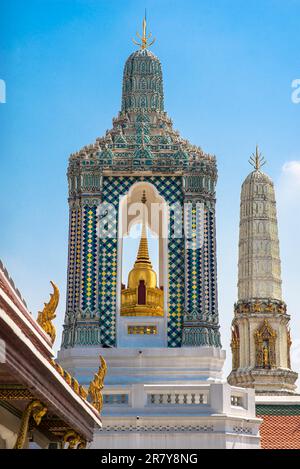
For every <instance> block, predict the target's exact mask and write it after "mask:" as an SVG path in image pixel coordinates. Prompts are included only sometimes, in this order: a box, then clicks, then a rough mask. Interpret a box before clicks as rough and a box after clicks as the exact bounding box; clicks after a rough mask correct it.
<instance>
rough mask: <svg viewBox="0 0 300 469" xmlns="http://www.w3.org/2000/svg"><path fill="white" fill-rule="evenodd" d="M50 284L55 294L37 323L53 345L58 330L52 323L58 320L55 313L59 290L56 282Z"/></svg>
mask: <svg viewBox="0 0 300 469" xmlns="http://www.w3.org/2000/svg"><path fill="white" fill-rule="evenodd" d="M50 283H51V285H52V287H53V293H51V295H50V300H49V302H48V303H45V306H44V309H43V311H40V312H39V314H38V318H37V323H38V324H39V325H40V326H41V327H42V328H43V329H44V331H45V332H46V333H47V334H48V335H49V337H50V339H51V342H52V344H53V343H54V341H55V337H56V330H55V326H54V325H53V324H52V321H53V319H55V318H56V314H55V311H56V308H57V305H58V302H59V290H58V288H57V286H56V285H55V283H54V282H52V281H50Z"/></svg>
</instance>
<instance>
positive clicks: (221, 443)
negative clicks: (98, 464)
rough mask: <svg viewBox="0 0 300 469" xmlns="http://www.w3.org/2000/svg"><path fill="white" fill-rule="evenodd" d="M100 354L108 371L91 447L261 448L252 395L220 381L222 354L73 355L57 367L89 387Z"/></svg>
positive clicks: (93, 351)
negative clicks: (100, 426) (100, 424)
mask: <svg viewBox="0 0 300 469" xmlns="http://www.w3.org/2000/svg"><path fill="white" fill-rule="evenodd" d="M99 355H102V356H103V357H104V358H105V360H106V362H107V366H108V373H107V376H106V378H105V387H104V390H103V398H104V407H103V411H102V421H103V429H102V430H100V431H97V432H96V433H95V437H94V442H93V444H92V447H94V448H106V449H107V448H110V449H117V448H130V449H136V448H148V449H159V448H174V449H175V448H185V449H186V448H195V449H197V448H199V449H200V448H259V447H260V437H259V426H260V423H261V420H260V419H257V418H256V416H255V396H254V390H253V389H243V388H235V387H231V386H230V385H229V384H228V383H225V382H223V381H222V368H223V363H224V360H225V352H224V351H223V350H220V349H218V348H214V347H191V348H176V349H167V348H151V349H129V348H111V349H108V348H103V349H100V348H85V349H83V348H82V349H80V348H75V349H69V350H62V351H60V352H59V355H58V361H59V363H60V364H61V365H62V366H63V367H64V368H66V369H67V370H69V371H70V372H71V373H72V374H73V375H75V377H76V378H77V379H78V380H79V381H80V383H81V384H85V385H88V383H89V382H90V380H91V378H92V376H93V373H94V372H95V371H96V370H97V369H98V366H99Z"/></svg>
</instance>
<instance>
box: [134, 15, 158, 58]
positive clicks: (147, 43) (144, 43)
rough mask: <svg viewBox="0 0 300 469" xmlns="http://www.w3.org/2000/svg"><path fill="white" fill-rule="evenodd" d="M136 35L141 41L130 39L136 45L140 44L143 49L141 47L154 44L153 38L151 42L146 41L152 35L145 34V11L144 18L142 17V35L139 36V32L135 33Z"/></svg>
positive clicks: (146, 47) (145, 47) (144, 47)
mask: <svg viewBox="0 0 300 469" xmlns="http://www.w3.org/2000/svg"><path fill="white" fill-rule="evenodd" d="M136 35H137V37H139V38H140V40H141V41H142V42H141V43H140V42H136V41H135V40H134V39H132V41H133V42H134V44H136V45H137V46H140V48H141V49H142V50H143V49H148V47H150V46H152V44H154V42H155V40H156V39H155V38H153V39H152V41H151V42H148V41H149V39H151V37H152V34H151V33H149V34H148V36H147V22H146V11H145V16H144V19H143V36H141V35H140V34H139V33H136Z"/></svg>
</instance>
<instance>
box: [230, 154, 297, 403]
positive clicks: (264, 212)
mask: <svg viewBox="0 0 300 469" xmlns="http://www.w3.org/2000/svg"><path fill="white" fill-rule="evenodd" d="M250 163H251V164H252V165H253V166H254V171H252V172H251V173H250V174H249V175H248V176H247V178H246V179H245V181H244V182H243V185H242V191H241V205H240V235H239V262H238V302H237V303H236V304H235V306H234V319H233V322H232V340H231V348H232V357H233V359H232V371H231V373H230V375H229V377H228V382H229V383H230V384H232V385H238V386H245V387H254V388H255V391H256V393H257V394H262V393H265V394H289V393H293V392H294V390H295V387H296V386H295V384H294V383H295V381H296V379H297V373H294V372H293V371H292V370H291V362H290V346H291V335H290V329H289V321H290V316H289V315H288V314H287V308H286V304H285V303H284V301H283V300H282V292H281V267H280V254H279V240H278V229H277V215H276V202H275V193H274V185H273V182H272V180H271V179H270V178H269V177H268V176H267V175H266V174H264V173H263V172H262V170H261V167H262V166H263V164H264V163H265V160H264V159H263V157H262V156H261V154H260V153H259V151H258V148H257V147H256V153H255V154H254V155H252V157H251V160H250Z"/></svg>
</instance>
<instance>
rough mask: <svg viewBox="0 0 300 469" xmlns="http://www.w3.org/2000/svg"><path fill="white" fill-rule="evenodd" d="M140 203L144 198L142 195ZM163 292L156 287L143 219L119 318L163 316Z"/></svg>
mask: <svg viewBox="0 0 300 469" xmlns="http://www.w3.org/2000/svg"><path fill="white" fill-rule="evenodd" d="M142 202H143V203H144V204H145V202H146V197H145V194H143V197H142ZM163 315H164V309H163V291H162V290H161V289H160V288H158V287H157V276H156V272H155V271H154V270H153V268H152V264H151V261H150V257H149V250H148V240H147V232H146V224H145V220H144V217H143V222H142V234H141V240H140V245H139V250H138V254H137V258H136V261H135V263H134V266H133V269H132V270H131V271H130V272H129V275H128V286H127V288H123V289H122V291H121V316H163Z"/></svg>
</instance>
